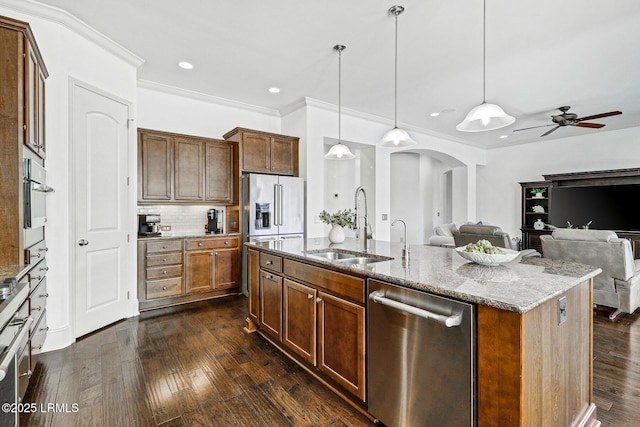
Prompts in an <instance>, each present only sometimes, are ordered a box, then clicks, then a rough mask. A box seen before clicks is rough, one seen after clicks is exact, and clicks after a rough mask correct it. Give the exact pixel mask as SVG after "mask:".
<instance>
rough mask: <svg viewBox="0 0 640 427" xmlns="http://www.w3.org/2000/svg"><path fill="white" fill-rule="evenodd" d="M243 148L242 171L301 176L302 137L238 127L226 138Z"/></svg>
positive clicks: (241, 151)
mask: <svg viewBox="0 0 640 427" xmlns="http://www.w3.org/2000/svg"><path fill="white" fill-rule="evenodd" d="M224 139H226V140H228V141H235V142H238V144H239V146H240V171H241V172H257V173H271V174H276V175H293V176H298V141H299V138H297V137H293V136H286V135H278V134H273V133H267V132H261V131H257V130H251V129H244V128H235V129H233V130H231V131H229V132H227V133H226V134H225V135H224Z"/></svg>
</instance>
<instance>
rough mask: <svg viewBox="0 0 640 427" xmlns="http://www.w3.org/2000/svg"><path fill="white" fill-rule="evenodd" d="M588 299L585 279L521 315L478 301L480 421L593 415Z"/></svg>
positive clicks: (582, 419) (576, 421)
mask: <svg viewBox="0 0 640 427" xmlns="http://www.w3.org/2000/svg"><path fill="white" fill-rule="evenodd" d="M562 296H566V299H567V320H566V321H565V322H564V323H562V324H558V299H559V298H561V297H562ZM591 298H592V296H591V280H588V281H585V282H583V283H582V284H580V285H578V286H576V287H574V288H572V289H571V290H569V291H568V292H566V293H565V294H563V295H559V296H558V297H556V298H553V299H552V300H550V301H547V302H546V303H544V304H542V305H540V306H539V307H536V308H534V309H533V310H531V311H529V312H527V313H524V314H518V313H515V312H509V311H503V310H499V309H496V308H492V307H487V306H483V305H479V306H478V425H506V426H547V425H549V426H551V425H557V426H569V425H589V423H590V422H594V420H595V415H596V414H595V405H594V404H593V403H592V402H593V399H592V396H591V390H592V384H591V381H592V380H591V378H592V374H591V373H592V333H591V331H592V315H591V312H590V311H589V310H584V307H590V306H591Z"/></svg>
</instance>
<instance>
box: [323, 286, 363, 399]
mask: <svg viewBox="0 0 640 427" xmlns="http://www.w3.org/2000/svg"><path fill="white" fill-rule="evenodd" d="M318 304H319V308H318V359H319V360H318V369H320V371H322V372H323V373H325V374H326V375H328V376H329V377H331V378H332V379H333V380H335V381H336V382H337V383H339V384H340V385H342V386H343V387H344V388H345V389H347V390H349V391H350V392H351V393H353V394H354V395H355V396H357V397H358V398H360V399H361V400H363V401H364V400H365V345H366V344H365V311H364V307H361V306H359V305H356V304H353V303H351V302H348V301H346V300H343V299H341V298H337V297H334V296H332V295H329V294H325V293H323V292H318Z"/></svg>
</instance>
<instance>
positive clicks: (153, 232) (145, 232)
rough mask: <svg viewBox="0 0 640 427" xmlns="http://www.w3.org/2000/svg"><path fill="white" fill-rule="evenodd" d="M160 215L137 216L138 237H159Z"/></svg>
mask: <svg viewBox="0 0 640 427" xmlns="http://www.w3.org/2000/svg"><path fill="white" fill-rule="evenodd" d="M160 235H162V233H161V232H160V214H138V236H143V237H152V236H160Z"/></svg>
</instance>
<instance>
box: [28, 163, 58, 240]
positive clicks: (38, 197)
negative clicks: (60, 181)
mask: <svg viewBox="0 0 640 427" xmlns="http://www.w3.org/2000/svg"><path fill="white" fill-rule="evenodd" d="M51 192H53V188H51V187H49V186H48V185H47V172H46V171H45V169H44V168H43V167H42V166H41V165H39V164H38V163H37V162H36V161H34V160H33V159H24V227H25V228H37V227H42V226H44V224H45V223H46V222H47V208H46V205H47V204H46V196H47V194H49V193H51Z"/></svg>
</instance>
